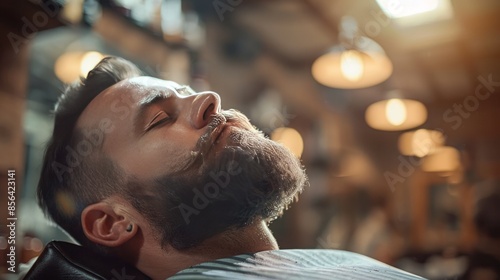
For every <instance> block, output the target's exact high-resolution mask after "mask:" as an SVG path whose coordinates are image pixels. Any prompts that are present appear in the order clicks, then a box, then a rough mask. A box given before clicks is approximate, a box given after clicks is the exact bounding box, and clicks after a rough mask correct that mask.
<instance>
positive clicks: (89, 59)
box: [80, 52, 104, 78]
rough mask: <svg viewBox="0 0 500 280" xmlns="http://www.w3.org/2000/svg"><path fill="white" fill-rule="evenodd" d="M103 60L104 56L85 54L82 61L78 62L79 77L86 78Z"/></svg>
mask: <svg viewBox="0 0 500 280" xmlns="http://www.w3.org/2000/svg"><path fill="white" fill-rule="evenodd" d="M103 58H104V56H103V55H102V54H101V53H98V52H88V53H85V54H84V55H83V58H82V61H81V62H80V75H81V76H82V77H85V78H86V77H87V74H88V73H89V72H90V70H92V69H94V67H95V66H96V65H97V63H99V61H101V60H102V59H103Z"/></svg>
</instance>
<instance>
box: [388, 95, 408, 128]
mask: <svg viewBox="0 0 500 280" xmlns="http://www.w3.org/2000/svg"><path fill="white" fill-rule="evenodd" d="M385 117H386V118H387V121H389V123H390V124H392V125H395V126H398V125H401V124H403V123H404V122H405V121H406V106H405V104H404V103H403V101H401V99H397V98H393V99H389V101H387V105H386V107H385Z"/></svg>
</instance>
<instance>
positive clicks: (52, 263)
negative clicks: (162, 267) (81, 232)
mask: <svg viewBox="0 0 500 280" xmlns="http://www.w3.org/2000/svg"><path fill="white" fill-rule="evenodd" d="M24 279H27V280H45V279H51V280H52V279H54V280H57V279H68V280H70V279H71V280H90V279H103V280H104V279H106V280H112V279H113V280H121V279H126V280H132V279H133V280H145V279H151V278H149V277H148V276H146V275H145V274H144V273H142V272H141V271H139V270H138V269H137V268H135V267H133V266H131V265H128V264H125V263H124V262H122V261H120V260H118V259H114V258H107V257H104V256H101V255H99V254H96V253H94V252H92V251H89V250H88V249H86V248H84V247H82V246H79V245H76V244H71V243H67V242H62V241H52V242H50V243H49V244H47V246H46V247H45V249H44V250H43V252H42V254H41V255H40V256H39V257H38V259H37V260H36V262H35V263H34V264H33V266H32V267H31V269H30V270H29V271H28V273H27V274H26V276H25V277H24Z"/></svg>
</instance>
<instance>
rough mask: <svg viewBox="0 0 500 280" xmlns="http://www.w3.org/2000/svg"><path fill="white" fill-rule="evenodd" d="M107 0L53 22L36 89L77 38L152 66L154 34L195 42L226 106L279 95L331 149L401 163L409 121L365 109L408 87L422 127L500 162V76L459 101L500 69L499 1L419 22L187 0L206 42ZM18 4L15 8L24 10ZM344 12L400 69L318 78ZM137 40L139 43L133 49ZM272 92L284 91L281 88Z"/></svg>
mask: <svg viewBox="0 0 500 280" xmlns="http://www.w3.org/2000/svg"><path fill="white" fill-rule="evenodd" d="M100 2H101V4H103V5H104V6H105V7H107V8H105V12H104V13H103V14H105V15H108V17H107V18H108V21H106V24H102V22H101V24H100V25H99V24H98V23H96V24H94V26H93V29H94V32H90V31H89V29H88V28H81V27H79V28H75V27H64V28H60V29H54V30H50V31H46V32H44V33H43V35H42V34H40V36H39V37H38V39H37V40H35V41H34V45H33V50H34V51H33V54H32V67H30V89H31V90H30V94H29V98H30V99H32V100H38V101H39V102H41V103H44V104H50V105H48V106H52V105H51V104H53V102H54V101H55V99H57V96H58V91H57V90H56V91H53V92H49V93H47V90H46V89H47V88H56V89H57V88H59V89H60V87H61V84H60V82H59V81H58V80H57V78H56V77H55V75H54V74H53V71H52V70H51V69H52V67H53V63H54V61H55V59H56V58H57V57H58V56H59V55H60V54H61V53H62V52H63V51H64V49H65V48H67V46H68V45H69V44H71V43H72V42H75V41H79V42H80V43H81V44H84V45H85V44H87V46H88V48H95V49H100V50H101V51H102V52H105V53H107V54H114V55H121V56H125V57H128V58H129V59H131V60H133V61H134V62H136V63H138V64H140V65H141V66H143V68H148V67H149V69H153V71H152V72H155V71H154V70H155V69H157V68H158V65H159V64H158V63H156V64H155V59H156V60H158V59H157V58H155V57H152V56H151V55H150V53H153V52H152V51H150V50H152V47H151V46H147V47H143V48H141V47H140V46H137V44H138V42H146V41H147V42H148V44H153V43H154V44H160V45H159V46H157V49H158V48H165V49H167V50H168V51H166V52H164V53H163V52H161V51H160V52H161V53H162V55H160V56H159V57H161V58H162V59H164V60H165V61H166V64H169V63H170V64H172V57H173V55H172V54H173V53H175V50H179V49H181V50H185V51H187V53H188V56H189V59H190V64H189V65H188V66H189V69H188V70H187V71H188V72H189V74H190V75H191V77H195V78H196V77H202V78H203V79H205V80H206V81H207V83H208V84H209V85H210V88H211V89H212V90H214V91H217V92H219V93H220V94H221V96H222V97H223V105H225V107H234V108H237V109H239V110H242V111H243V112H245V113H247V114H248V115H250V117H251V118H252V119H254V120H256V119H257V122H258V118H259V115H262V110H259V106H260V105H259V104H267V105H265V106H264V107H263V108H269V104H272V105H273V106H280V107H279V108H278V111H280V112H281V113H283V111H286V112H287V114H289V115H293V116H294V117H293V118H289V119H287V121H288V122H289V123H290V125H292V126H296V127H298V128H299V131H301V129H302V131H301V132H304V133H305V134H308V133H311V131H312V130H314V129H312V128H311V127H320V128H322V129H320V130H321V131H322V132H321V133H322V135H323V136H324V137H325V139H326V140H324V141H326V142H329V143H328V144H326V146H327V147H326V148H324V149H326V150H328V151H330V152H331V153H332V154H331V156H335V155H339V154H340V153H341V151H342V150H346V149H352V148H355V149H360V150H363V151H365V152H366V153H367V154H368V155H369V157H370V158H371V159H372V160H373V162H374V164H375V165H376V166H378V167H379V169H382V170H390V169H394V168H397V159H398V155H399V153H398V151H397V145H396V143H397V139H398V136H399V134H400V133H399V132H383V131H377V130H374V129H372V128H370V127H368V126H367V124H366V122H365V120H364V111H365V110H366V108H367V107H368V106H369V105H370V104H372V103H374V102H376V101H379V100H382V99H385V98H386V97H387V92H388V91H390V90H400V93H401V95H402V96H404V97H406V98H410V99H416V100H419V101H421V102H423V103H424V104H425V105H426V107H427V109H428V112H429V118H428V121H427V122H426V123H425V124H424V125H423V126H422V127H425V128H429V129H438V130H441V131H443V132H444V134H445V136H446V138H447V139H446V142H447V144H449V145H453V146H455V147H458V148H460V149H462V150H463V151H468V152H471V153H474V154H475V155H476V157H477V158H482V157H487V158H489V159H491V158H493V160H494V161H495V162H496V161H499V162H500V148H499V147H497V146H498V145H496V143H498V142H499V141H500V130H499V129H498V125H497V122H498V120H499V119H500V113H499V112H498V111H499V110H498V109H497V108H498V106H499V105H500V98H499V97H498V94H497V93H496V87H498V85H496V84H495V82H492V83H491V84H492V85H491V86H490V89H491V94H489V96H488V97H487V98H485V100H479V102H478V106H476V105H474V104H472V103H470V104H472V105H474V106H476V107H477V108H475V109H474V110H473V111H471V112H468V111H466V112H465V113H466V115H460V114H459V113H457V112H458V111H454V110H457V109H456V106H468V107H467V108H469V107H470V106H471V105H470V104H464V102H471V100H470V99H471V98H472V96H474V94H475V92H476V89H477V88H478V86H484V81H485V80H488V79H489V80H491V81H500V67H499V65H500V2H498V1H495V0H478V1H467V0H453V1H451V4H452V8H453V18H451V19H448V20H442V21H437V22H432V23H426V24H422V25H417V26H413V27H405V26H401V25H398V23H397V22H396V21H394V20H392V19H390V18H387V17H386V16H385V15H384V14H383V12H382V11H381V10H380V8H379V6H378V5H377V3H376V1H375V0H370V1H368V0H350V1H347V0H345V1H342V0H274V1H264V0H246V1H222V0H218V1H205V0H190V1H183V2H182V3H183V10H184V11H190V12H195V13H196V14H197V15H199V16H200V18H201V19H202V24H201V25H202V27H203V32H204V37H203V38H204V40H203V42H202V44H199V45H197V46H192V45H190V44H189V43H186V42H185V41H182V40H181V41H179V40H173V41H172V40H171V38H170V39H169V38H162V36H161V35H158V33H157V30H156V29H154V28H151V26H150V27H145V26H142V25H140V24H137V22H134V21H133V20H130V18H128V17H127V16H125V17H124V15H127V13H126V12H124V9H123V7H121V8H120V7H117V6H116V2H114V1H100ZM221 2H222V3H225V4H226V6H224V7H225V9H224V10H222V12H221V10H220V9H219V10H217V8H216V4H217V3H221ZM15 7H16V6H13V7H12V8H11V9H14V10H18V8H15ZM18 12H21V11H18ZM345 15H350V16H353V17H354V18H355V19H356V20H357V22H358V26H359V29H360V31H361V32H363V33H365V34H366V35H368V36H369V37H371V38H372V39H374V40H375V41H377V42H378V43H379V44H380V45H381V46H382V47H383V48H384V50H385V51H386V53H387V55H388V56H389V58H390V59H391V60H392V62H393V64H394V72H393V74H392V76H391V77H390V78H389V79H388V80H387V81H385V82H383V83H381V84H379V85H376V86H373V87H369V88H365V89H356V90H341V89H333V88H327V87H325V86H322V85H319V84H318V83H316V82H315V81H314V79H313V78H312V75H311V73H310V68H311V64H312V62H313V61H314V60H315V59H316V58H317V57H318V56H320V55H321V54H322V53H324V52H325V51H327V50H328V49H329V48H331V47H332V46H333V45H335V44H336V43H338V39H337V35H338V25H339V22H340V19H341V18H342V17H343V16H345ZM113 16H118V17H121V23H120V24H122V25H123V26H121V27H118V25H115V24H118V23H117V22H118V21H120V20H117V21H113V20H109V18H111V17H113ZM151 16H153V15H151ZM92 24H93V23H90V26H92ZM124 26H125V27H124ZM120 28H125V29H120ZM96 30H97V33H96V32H95V31H96ZM117 30H122V31H117ZM132 33H140V34H143V35H141V36H142V37H140V38H141V39H131V38H139V37H133V36H132V35H131V34H132ZM144 34H145V35H144ZM127 39H128V40H127ZM128 45H134V46H135V48H136V49H130V48H129V49H126V48H125V47H124V46H128ZM148 55H150V56H149V57H148ZM174 71H175V70H174ZM156 72H158V71H156ZM191 81H193V80H191ZM482 81H483V82H482ZM188 82H190V81H188ZM497 84H498V83H497ZM484 88H485V87H484ZM484 88H483V89H484ZM275 95H276V96H278V97H279V98H278V99H273V97H272V96H275ZM270 100H274V101H270ZM276 100H277V101H276ZM273 102H274V103H273ZM266 106H268V107H266ZM254 107H255V108H256V109H255V108H254ZM449 110H452V112H451V113H449V114H450V115H447V116H448V117H450V116H454V117H456V116H460V120H461V124H460V126H459V128H457V129H455V128H454V124H456V121H450V119H449V118H446V116H444V115H445V114H447V112H448V111H449ZM465 116H466V117H465ZM264 129H265V127H264ZM313 135H316V136H317V134H314V133H313ZM316 136H311V137H312V139H310V140H308V137H307V136H306V137H305V138H306V145H308V143H309V145H313V146H314V145H316V144H318V141H319V140H317V139H315V137H316ZM320 142H321V141H320ZM318 145H319V144H318ZM320 146H321V145H320ZM321 149H323V148H321V147H320V148H318V147H312V148H309V151H311V152H310V154H311V155H310V156H309V157H311V158H312V159H311V161H315V159H314V158H315V157H320V155H321V154H323V152H324V151H323V150H321ZM307 150H308V148H306V151H307ZM339 151H340V152H339ZM486 155H488V156H486Z"/></svg>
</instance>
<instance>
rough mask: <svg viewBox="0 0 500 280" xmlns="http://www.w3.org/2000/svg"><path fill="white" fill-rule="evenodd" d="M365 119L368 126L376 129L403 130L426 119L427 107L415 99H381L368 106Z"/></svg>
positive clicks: (415, 125)
mask: <svg viewBox="0 0 500 280" xmlns="http://www.w3.org/2000/svg"><path fill="white" fill-rule="evenodd" d="M365 120H366V123H367V124H368V125H369V126H370V127H372V128H375V129H378V130H386V131H396V130H405V129H410V128H414V127H417V126H419V125H421V124H423V123H424V122H425V121H426V120H427V109H426V108H425V106H424V104H422V103H421V102H419V101H416V100H410V99H389V100H382V101H378V102H375V103H373V104H371V105H370V106H368V108H367V109H366V112H365Z"/></svg>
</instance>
